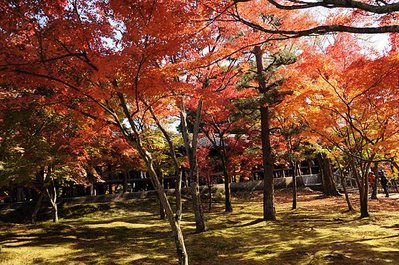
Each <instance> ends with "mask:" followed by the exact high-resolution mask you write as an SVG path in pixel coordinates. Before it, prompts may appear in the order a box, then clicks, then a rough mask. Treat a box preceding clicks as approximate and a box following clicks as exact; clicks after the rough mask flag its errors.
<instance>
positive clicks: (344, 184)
mask: <svg viewBox="0 0 399 265" xmlns="http://www.w3.org/2000/svg"><path fill="white" fill-rule="evenodd" d="M340 179H341V186H342V190H343V191H344V194H345V200H346V204H347V205H348V210H349V211H351V212H353V211H354V210H355V209H354V208H353V205H352V201H351V199H350V198H349V194H348V190H347V188H346V183H345V176H344V175H343V173H342V172H341V177H340Z"/></svg>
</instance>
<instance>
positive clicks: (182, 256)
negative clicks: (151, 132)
mask: <svg viewBox="0 0 399 265" xmlns="http://www.w3.org/2000/svg"><path fill="white" fill-rule="evenodd" d="M118 97H119V99H120V103H121V107H122V109H123V112H124V115H125V117H126V118H127V119H128V122H129V124H130V126H131V130H132V131H131V132H129V131H127V130H126V128H125V127H124V126H123V125H122V124H121V123H120V119H119V118H118V117H117V116H116V115H115V114H114V115H115V116H114V118H115V122H116V123H117V124H118V126H119V128H120V130H121V132H122V133H123V135H124V136H125V138H126V139H127V140H128V141H129V142H130V143H131V144H132V145H133V146H134V147H135V148H136V149H137V151H138V153H139V155H140V157H141V158H142V159H143V161H144V162H145V164H146V167H147V170H148V173H149V174H150V178H151V180H152V183H153V185H154V188H155V190H156V192H157V194H158V197H159V200H160V201H161V204H162V206H163V208H164V209H165V214H166V218H167V220H168V222H169V224H170V227H171V229H172V232H173V237H174V240H175V246H176V251H177V256H178V259H179V264H180V265H188V254H187V250H186V246H185V243H184V237H183V232H182V230H181V228H180V222H179V220H177V218H175V216H174V214H173V210H172V207H171V206H170V203H169V200H168V197H167V196H166V193H165V190H164V188H163V187H162V185H161V183H160V182H159V179H158V176H157V173H156V171H155V168H154V162H153V160H152V157H151V154H150V153H149V152H147V151H146V150H145V148H144V146H143V143H142V142H141V139H140V134H139V132H138V130H137V128H136V124H135V122H134V121H133V119H132V115H131V114H130V112H129V109H128V105H127V103H126V101H125V97H124V95H123V94H122V93H118Z"/></svg>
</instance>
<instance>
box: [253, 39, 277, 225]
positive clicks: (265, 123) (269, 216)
mask: <svg viewBox="0 0 399 265" xmlns="http://www.w3.org/2000/svg"><path fill="white" fill-rule="evenodd" d="M254 53H255V57H256V66H257V75H258V83H259V92H260V93H261V94H264V93H266V92H267V91H266V81H265V78H264V76H263V60H262V50H261V47H260V46H255V48H254ZM260 115H261V118H260V122H261V138H262V157H263V176H264V177H263V184H264V185H263V219H264V220H276V210H275V207H274V186H273V156H272V150H271V144H270V110H269V106H268V105H262V106H260Z"/></svg>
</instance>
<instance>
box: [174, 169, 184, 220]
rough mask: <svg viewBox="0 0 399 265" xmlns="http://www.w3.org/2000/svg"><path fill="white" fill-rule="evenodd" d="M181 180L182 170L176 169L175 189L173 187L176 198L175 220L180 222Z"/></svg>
mask: <svg viewBox="0 0 399 265" xmlns="http://www.w3.org/2000/svg"><path fill="white" fill-rule="evenodd" d="M182 180H183V170H181V169H180V168H177V171H176V187H175V192H176V194H175V196H176V220H178V221H181V216H182V209H183V203H182V200H181V186H182Z"/></svg>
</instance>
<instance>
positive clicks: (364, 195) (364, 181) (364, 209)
mask: <svg viewBox="0 0 399 265" xmlns="http://www.w3.org/2000/svg"><path fill="white" fill-rule="evenodd" d="M349 163H350V166H351V170H352V173H353V175H354V176H355V179H356V183H357V186H358V189H359V196H360V218H363V217H369V216H370V215H369V212H368V185H369V184H368V176H367V171H365V172H363V175H361V174H360V173H359V172H358V171H357V168H356V163H355V161H354V160H353V158H352V157H350V158H349ZM366 168H368V167H366Z"/></svg>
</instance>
